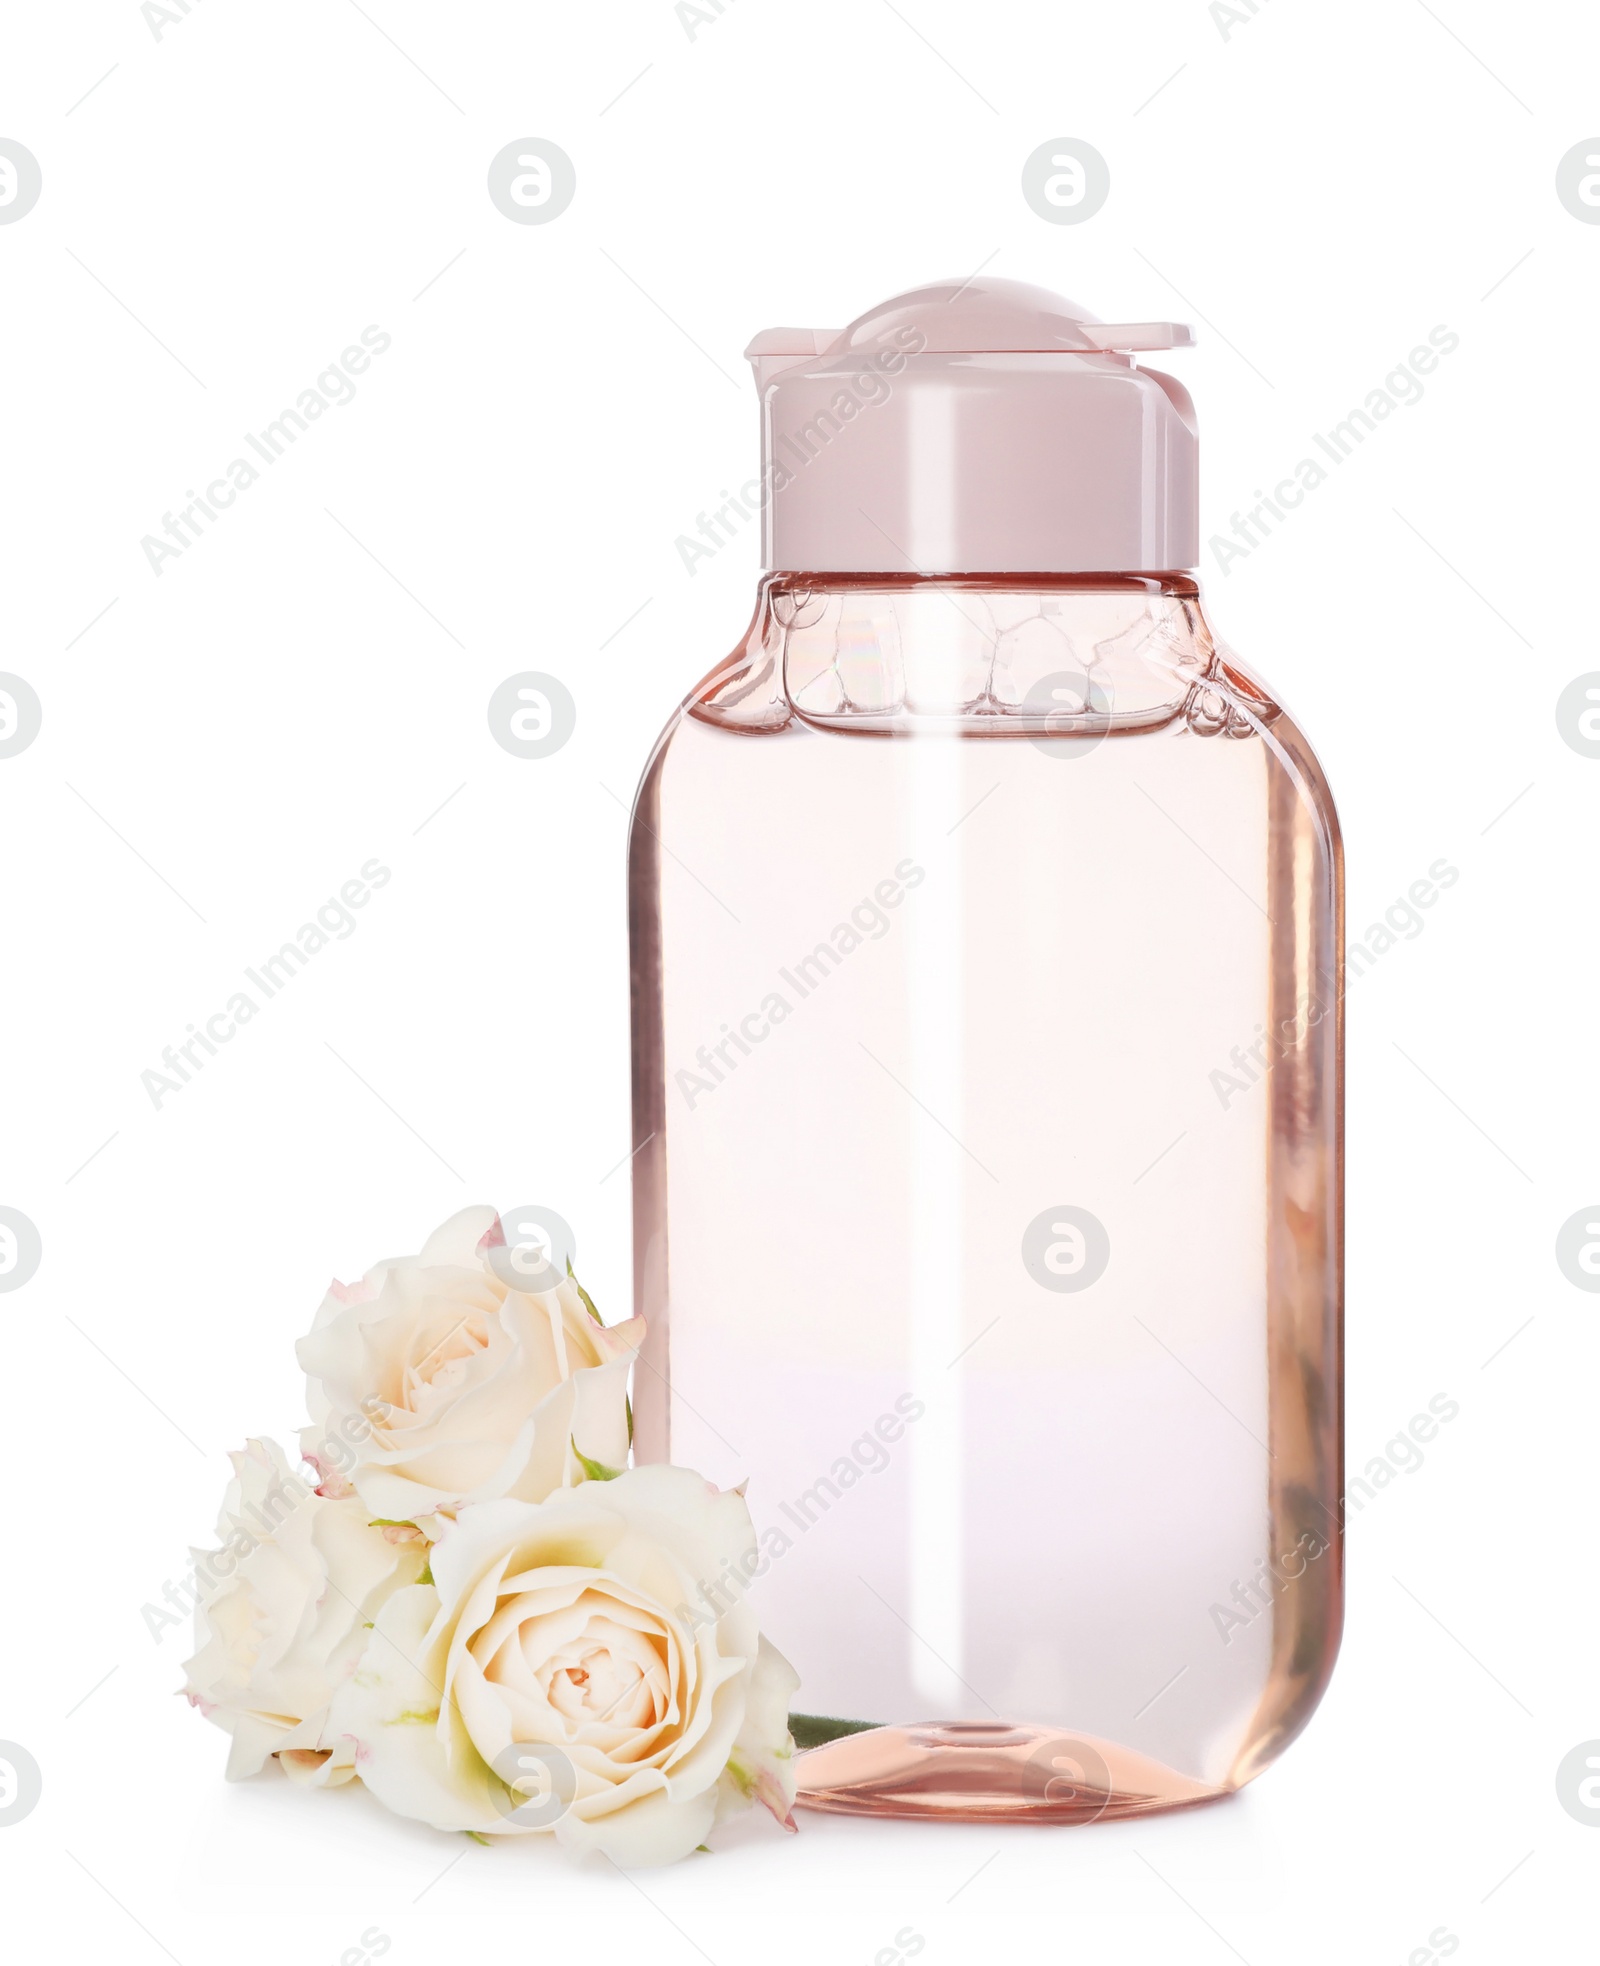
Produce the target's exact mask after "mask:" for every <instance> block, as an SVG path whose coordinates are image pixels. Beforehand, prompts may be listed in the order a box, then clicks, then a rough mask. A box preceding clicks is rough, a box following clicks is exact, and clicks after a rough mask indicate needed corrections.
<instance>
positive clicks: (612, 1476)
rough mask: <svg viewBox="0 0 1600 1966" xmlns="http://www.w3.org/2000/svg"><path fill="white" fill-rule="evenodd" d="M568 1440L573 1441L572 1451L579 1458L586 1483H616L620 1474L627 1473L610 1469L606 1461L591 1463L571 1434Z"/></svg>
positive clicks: (618, 1469)
mask: <svg viewBox="0 0 1600 1966" xmlns="http://www.w3.org/2000/svg"><path fill="white" fill-rule="evenodd" d="M567 1438H568V1439H569V1440H570V1441H572V1451H573V1453H574V1454H575V1455H577V1457H578V1465H579V1467H581V1468H582V1469H583V1478H584V1480H585V1481H615V1480H616V1478H617V1476H618V1475H619V1474H623V1473H625V1472H626V1470H625V1469H623V1468H608V1467H607V1466H606V1464H605V1462H604V1461H591V1460H590V1459H589V1457H588V1455H587V1454H585V1453H584V1451H583V1449H582V1448H581V1447H579V1445H578V1443H577V1441H576V1439H575V1438H574V1437H573V1436H572V1435H571V1434H568V1436H567Z"/></svg>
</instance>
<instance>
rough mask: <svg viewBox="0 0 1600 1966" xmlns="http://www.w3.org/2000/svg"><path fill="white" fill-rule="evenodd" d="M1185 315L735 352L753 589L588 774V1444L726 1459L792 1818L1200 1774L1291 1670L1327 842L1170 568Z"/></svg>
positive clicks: (1319, 1394) (1314, 1567)
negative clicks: (618, 976)
mask: <svg viewBox="0 0 1600 1966" xmlns="http://www.w3.org/2000/svg"><path fill="white" fill-rule="evenodd" d="M1187 338H1188V337H1187V333H1186V331H1185V330H1182V329H1176V328H1173V327H1171V326H1169V325H1165V324H1156V323H1144V324H1138V325H1136V326H1131V327H1107V326H1103V325H1102V324H1100V323H1098V322H1095V321H1094V320H1093V318H1092V317H1090V316H1088V315H1086V314H1085V313H1084V312H1083V311H1082V310H1081V309H1078V308H1076V307H1074V306H1072V305H1071V304H1070V303H1068V302H1065V301H1062V300H1059V299H1057V298H1056V297H1055V296H1052V295H1048V294H1044V293H1042V292H1040V291H1039V290H1037V289H1033V288H1026V287H1018V286H1016V285H1014V284H1012V283H1009V282H998V281H996V282H981V283H970V284H969V285H967V286H965V287H962V288H959V289H958V288H955V287H953V286H950V287H934V288H928V289H922V290H919V291H918V292H916V293H913V294H910V295H907V296H903V297H901V298H900V299H898V300H896V301H892V302H889V303H886V304H885V305H884V306H883V307H881V308H878V309H874V310H873V311H872V312H871V313H870V314H868V315H866V316H863V317H862V319H861V320H860V321H858V322H857V323H856V324H855V325H854V326H853V327H852V328H851V329H848V330H845V331H844V332H843V334H841V335H837V336H834V335H825V334H814V333H807V332H804V331H789V330H779V331H773V332H772V333H770V334H768V335H765V336H762V337H760V338H758V340H757V342H756V343H755V344H753V348H752V357H753V359H754V360H755V362H756V366H757V374H758V380H759V381H760V383H761V387H762V393H763V403H764V438H765V444H764V449H765V457H764V469H763V477H762V479H761V480H760V481H759V483H758V484H757V485H756V486H754V487H747V488H746V493H745V496H746V498H751V497H755V496H757V495H759V497H760V499H761V501H762V503H763V504H764V506H765V508H766V519H765V532H766V544H767V563H768V566H769V568H770V569H771V571H769V573H768V574H767V575H766V576H765V577H764V579H763V582H762V586H761V590H760V593H759V597H758V600H757V605H756V611H755V617H754V619H753V621H752V623H751V625H750V629H749V631H748V633H747V635H746V636H745V639H744V641H743V642H742V643H741V644H740V646H739V647H738V648H737V649H736V650H735V651H734V653H733V654H732V655H731V656H730V657H729V658H728V659H727V660H726V661H725V662H723V663H722V664H720V665H719V666H718V667H717V668H716V669H715V670H714V671H713V672H712V673H711V675H710V676H709V677H708V678H707V679H706V680H705V681H704V682H703V683H702V684H701V685H700V686H699V687H698V688H697V689H695V690H694V691H693V692H692V693H691V695H690V696H689V697H688V698H687V699H686V701H685V703H684V705H683V708H682V710H681V711H680V713H679V715H678V716H677V717H676V718H675V719H674V721H673V723H672V725H671V726H670V727H669V729H668V731H667V733H666V734H665V736H664V737H663V738H662V740H661V742H660V744H659V745H658V747H657V749H656V752H655V755H654V756H653V758H652V760H651V762H650V764H649V766H648V768H647V770H646V772H645V775H644V779H643V782H642V784H641V787H640V791H639V795H638V800H637V803H636V806H635V811H634V818H633V827H632V836H631V844H630V926H631V935H632V960H633V1035H634V1115H635V1129H636V1131H635V1141H636V1153H635V1158H634V1218H635V1258H634V1260H635V1280H636V1308H637V1309H638V1310H639V1311H640V1312H641V1313H642V1314H643V1315H644V1317H645V1318H646V1320H647V1321H648V1325H649V1338H648V1340H647V1342H646V1348H645V1353H644V1356H643V1359H642V1362H641V1365H640V1368H639V1370H638V1371H637V1373H636V1375H635V1378H636V1383H635V1393H634V1399H635V1408H636V1417H637V1437H636V1446H637V1452H638V1454H639V1456H640V1458H642V1459H646V1460H660V1459H667V1458H671V1459H674V1460H677V1461H680V1462H686V1463H688V1464H690V1465H692V1466H695V1467H698V1468H699V1469H701V1470H702V1471H703V1472H704V1473H705V1474H706V1475H707V1476H708V1477H709V1478H710V1479H712V1480H714V1481H716V1482H717V1483H719V1485H723V1486H728V1485H732V1484H734V1483H740V1482H748V1488H747V1491H746V1492H747V1495H748V1499H749V1503H750V1507H751V1510H752V1513H753V1515H754V1517H755V1520H756V1523H757V1526H758V1529H759V1531H760V1533H761V1551H760V1560H759V1565H758V1568H757V1570H756V1573H755V1574H754V1575H753V1576H751V1577H748V1578H746V1577H742V1576H740V1577H734V1578H728V1577H722V1578H718V1579H705V1580H698V1581H699V1583H700V1585H701V1588H702V1592H703V1594H704V1596H705V1599H706V1603H707V1605H708V1607H711V1606H715V1605H716V1604H718V1603H720V1602H724V1601H726V1593H727V1592H729V1591H739V1592H742V1591H745V1590H748V1592H749V1593H750V1597H751V1602H752V1604H753V1605H754V1606H755V1608H756V1609H757V1611H758V1613H759V1616H760V1619H761V1623H762V1626H763V1628H764V1629H765V1630H766V1631H767V1632H768V1633H769V1634H770V1636H771V1637H772V1639H773V1641H774V1642H775V1643H776V1644H777V1645H778V1646H779V1647H780V1648H781V1649H782V1650H783V1652H784V1653H785V1654H786V1655H787V1656H788V1657H789V1659H790V1660H791V1661H792V1662H793V1664H794V1665H795V1667H796V1670H797V1671H798V1672H799V1674H800V1676H801V1680H802V1687H801V1692H800V1694H799V1696H798V1701H797V1705H798V1708H799V1711H797V1712H796V1714H795V1715H794V1716H793V1720H792V1725H793V1728H794V1732H795V1736H796V1740H797V1742H798V1744H799V1745H800V1747H801V1748H802V1749H804V1750H805V1752H803V1753H802V1755H801V1757H800V1760H799V1763H798V1767H799V1777H800V1800H801V1802H802V1803H804V1804H809V1805H810V1806H813V1807H818V1808H826V1809H834V1810H840V1811H859V1812H871V1813H881V1814H894V1815H924V1814H927V1815H943V1816H965V1817H981V1818H983V1819H985V1820H991V1819H1005V1818H1015V1819H1019V1820H1036V1821H1039V1820H1054V1821H1064V1822H1081V1821H1086V1820H1091V1819H1093V1818H1095V1817H1097V1816H1102V1815H1106V1816H1117V1815H1126V1814H1132V1813H1135V1812H1138V1811H1142V1810H1147V1809H1159V1808H1170V1807H1175V1806H1181V1805H1183V1804H1187V1803H1191V1802H1197V1801H1201V1800H1204V1799H1206V1798H1208V1797H1212V1796H1216V1795H1220V1794H1225V1793H1228V1792H1229V1791H1231V1790H1233V1789H1235V1788H1237V1787H1238V1786H1239V1785H1240V1784H1241V1783H1243V1782H1245V1781H1248V1780H1249V1779H1250V1778H1251V1777H1252V1776H1254V1775H1255V1774H1257V1773H1258V1772H1259V1771H1260V1770H1261V1769H1262V1768H1263V1767H1265V1766H1266V1765H1267V1763H1268V1762H1270V1761H1271V1760H1272V1759H1273V1758H1274V1757H1275V1756H1276V1755H1277V1754H1278V1753H1279V1752H1280V1751H1281V1750H1282V1748H1283V1747H1284V1746H1285V1745H1286V1744H1287V1743H1288V1741H1289V1740H1291V1739H1292V1738H1293V1736H1294V1735H1295V1734H1296V1733H1297V1732H1298V1731H1299V1729H1300V1727H1301V1726H1303V1725H1304V1723H1305V1721H1306V1719H1307V1718H1308V1716H1309V1714H1310V1712H1311V1710H1312V1709H1313V1707H1314V1706H1315V1704H1316V1702H1317V1700H1318V1699H1319V1697H1320V1695H1321V1692H1322V1689H1323V1687H1324V1685H1325V1684H1326V1682H1327V1678H1328V1674H1329V1672H1330V1670H1331V1668H1332V1663H1333V1658H1334V1654H1335V1651H1336V1649H1337V1643H1338V1633H1339V1626H1340V1611H1341V1598H1342V1551H1341V1533H1340V1502H1339V1497H1340V1492H1341V1465H1340V1426H1341V1389H1340V1371H1341V1355H1340V1316H1341V1168H1340V1153H1341V1058H1342V1047H1341V1012H1340V974H1341V934H1342V910H1341V886H1342V876H1341V861H1340V847H1339V836H1338V828H1337V823H1336V820H1335V817H1334V811H1333V805H1332V801H1331V799H1330V797H1329V794H1328V790H1327V787H1326V784H1325V783H1324V780H1323V777H1322V774H1321V772H1320V770H1319V768H1318V766H1317V763H1316V760H1315V759H1314V757H1313V756H1312V754H1311V752H1310V750H1309V748H1308V746H1307V745H1306V742H1305V740H1304V739H1303V738H1302V736H1301V735H1300V733H1299V731H1298V730H1297V729H1296V727H1295V726H1294V724H1293V722H1292V721H1291V720H1290V718H1289V717H1288V716H1287V715H1286V714H1285V712H1284V711H1283V709H1282V708H1281V707H1280V706H1279V705H1278V704H1277V703H1276V702H1275V701H1274V700H1273V699H1272V697H1271V695H1270V693H1269V692H1268V691H1267V690H1266V689H1265V688H1264V687H1263V685H1262V684H1261V683H1259V682H1258V681H1256V680H1255V679H1254V678H1253V677H1252V676H1250V675H1249V674H1247V673H1246V672H1245V671H1244V670H1242V669H1241V668H1240V666H1239V665H1238V663H1237V662H1236V660H1235V659H1234V658H1233V657H1232V656H1231V655H1228V654H1226V653H1225V652H1224V651H1223V650H1221V649H1220V648H1219V646H1218V645H1217V643H1216V641H1215V640H1214V638H1213V635H1212V631H1211V629H1210V626H1209V624H1208V623H1207V621H1206V618H1205V615H1204V613H1203V611H1202V607H1201V603H1200V598H1199V592H1198V589H1197V586H1196V584H1195V582H1194V580H1193V579H1192V578H1191V577H1190V575H1189V574H1188V573H1186V572H1183V571H1174V570H1172V569H1174V568H1180V569H1181V568H1183V567H1186V566H1191V565H1192V564H1193V563H1194V561H1195V559H1196V558H1197V553H1196V551H1195V498H1194V474H1195V447H1194V428H1193V413H1192V409H1191V408H1190V406H1189V404H1188V399H1187V397H1186V396H1185V394H1184V392H1183V391H1182V390H1181V388H1180V387H1179V386H1178V385H1177V384H1176V383H1175V382H1173V381H1172V380H1171V379H1170V378H1167V377H1160V376H1157V375H1155V373H1154V372H1153V371H1151V370H1149V369H1145V368H1141V367H1138V366H1137V365H1136V364H1135V362H1134V360H1133V353H1134V351H1137V350H1143V349H1148V348H1151V347H1157V346H1172V345H1174V344H1175V343H1178V342H1180V341H1183V340H1186V339H1187ZM896 354H898V355H900V356H901V357H902V358H903V359H901V360H900V361H898V362H895V361H894V360H893V357H894V355H896ZM874 381H876V382H877V383H881V384H882V385H883V387H882V388H877V387H875V386H874ZM846 397H849V398H850V399H853V400H854V401H855V402H856V403H857V405H858V407H857V408H856V410H855V411H854V413H853V414H851V415H848V416H847V415H846V414H845V407H846V403H845V399H846ZM829 404H832V405H833V406H834V407H833V410H832V423H833V426H834V427H833V428H832V429H831V430H830V428H829V427H828V424H827V422H825V421H820V420H819V419H820V418H822V417H823V415H824V414H825V412H826V410H827V406H828V405H829ZM791 452H792V453H793V455H794V457H795V458H798V459H803V461H800V462H794V463H793V464H792V468H791V467H787V466H786V463H785V461H786V460H789V459H790V457H791ZM1018 569H1026V570H1024V571H1019V570H1018ZM1144 569H1154V570H1153V571H1149V570H1144ZM719 1593H722V1594H723V1595H722V1596H721V1597H719V1595H718V1594H719Z"/></svg>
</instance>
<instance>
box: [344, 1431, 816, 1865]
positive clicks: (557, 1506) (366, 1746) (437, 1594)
mask: <svg viewBox="0 0 1600 1966" xmlns="http://www.w3.org/2000/svg"><path fill="white" fill-rule="evenodd" d="M431 1558H432V1568H433V1578H434V1581H433V1583H432V1584H422V1585H417V1586H415V1587H414V1588H412V1589H410V1590H403V1591H399V1592H397V1593H396V1594H395V1596H394V1597H392V1598H391V1599H390V1600H389V1602H388V1603H387V1604H386V1605H385V1606H384V1608H383V1610H382V1611H381V1612H380V1613H379V1616H378V1621H377V1629H376V1631H375V1632H374V1634H373V1642H372V1644H371V1646H370V1648H369V1649H368V1652H367V1654H366V1657H365V1659H364V1660H363V1662H362V1665H361V1668H360V1670H359V1671H358V1672H357V1673H356V1674H355V1675H354V1677H353V1678H352V1679H350V1680H349V1681H348V1682H347V1683H346V1684H345V1686H344V1687H343V1688H342V1689H341V1690H340V1692H339V1694H338V1695H337V1697H336V1698H335V1701H334V1705H333V1711H332V1713H331V1715H330V1718H329V1726H330V1729H331V1730H333V1731H337V1732H341V1733H347V1734H349V1735H350V1736H351V1737H352V1738H353V1741H354V1743H355V1760H356V1768H357V1771H358V1773H359V1774H360V1776H361V1778H362V1780H363V1781H364V1782H365V1783H366V1785H367V1787H368V1788H369V1789H370V1790H371V1792H372V1793H373V1794H374V1795H376V1796H377V1797H378V1799H379V1800H380V1801H381V1802H384V1803H386V1804H387V1805H388V1807H389V1808H391V1809H393V1810H395V1811H396V1812H397V1813H399V1814H400V1815H402V1816H411V1817H415V1818H417V1819H419V1820H420V1821H422V1822H426V1823H432V1824H433V1825H434V1826H435V1827H436V1828H438V1829H445V1830H472V1831H476V1832H477V1833H479V1834H489V1835H494V1834H510V1835H515V1834H519V1833H526V1832H529V1831H536V1830H549V1831H553V1832H554V1834H555V1836H556V1838H557V1840H558V1841H560V1842H561V1843H564V1844H566V1845H568V1846H570V1847H573V1848H575V1849H578V1850H600V1851H603V1852H604V1853H605V1854H606V1855H608V1856H610V1857H611V1858H613V1859H614V1860H615V1861H616V1862H618V1863H619V1864H624V1865H630V1866H632V1865H648V1864H662V1863H671V1862H673V1861H674V1860H675V1859H677V1858H679V1857H682V1856H685V1855H687V1854H688V1852H689V1851H691V1850H693V1849H694V1848H696V1846H697V1845H699V1844H700V1843H702V1842H704V1840H705V1838H706V1835H707V1833H708V1832H709V1831H710V1829H711V1828H712V1825H713V1824H714V1823H716V1822H718V1821H719V1820H720V1819H721V1818H722V1817H724V1816H726V1815H728V1814H730V1813H732V1812H733V1811H734V1810H737V1809H743V1808H745V1807H747V1806H748V1805H749V1803H750V1802H752V1801H761V1802H764V1803H765V1804H766V1805H767V1807H768V1808H770V1809H771V1810H772V1812H773V1814H774V1815H775V1816H777V1817H778V1819H779V1820H780V1821H781V1822H783V1823H784V1824H785V1826H786V1827H790V1828H792V1827H793V1823H792V1820H791V1817H790V1808H791V1805H792V1803H793V1800H794V1786H795V1785H794V1777H793V1774H792V1772H791V1765H790V1756H791V1755H792V1753H793V1742H792V1741H791V1739H790V1737H789V1721H788V1715H789V1697H790V1695H791V1694H792V1693H793V1691H794V1689H795V1687H796V1686H797V1685H798V1684H799V1682H798V1680H797V1678H796V1676H795V1673H794V1671H793V1669H792V1668H791V1667H790V1666H789V1664H788V1662H787V1661H786V1660H785V1659H784V1658H783V1656H782V1655H781V1654H780V1653H779V1652H777V1651H776V1650H775V1649H774V1648H773V1647H772V1646H771V1645H769V1644H768V1643H767V1641H766V1640H765V1639H764V1638H762V1637H761V1635H760V1633H759V1632H758V1631H757V1629H756V1621H755V1616H754V1613H753V1612H752V1611H751V1609H750V1607H749V1605H748V1603H747V1602H746V1601H745V1600H744V1597H743V1594H742V1592H734V1593H731V1594H730V1593H729V1592H728V1590H727V1583H726V1580H727V1579H728V1577H729V1576H730V1574H731V1575H735V1576H738V1577H741V1578H743V1579H744V1580H746V1581H747V1580H748V1579H749V1577H750V1576H751V1575H753V1574H754V1572H755V1569H756V1567H757V1561H758V1559H757V1550H756V1538H755V1530H754V1527H753V1525H752V1523H751V1520H750V1512H749V1510H748V1509H747V1508H746V1506H745V1503H744V1498H743V1497H742V1496H741V1495H739V1494H737V1493H735V1492H732V1491H730V1492H726V1493H720V1492H719V1491H718V1490H717V1489H715V1488H712V1487H711V1486H710V1485H709V1484H708V1483H707V1482H705V1481H704V1480H703V1479H702V1478H701V1477H700V1476H699V1475H697V1474H694V1473H693V1472H691V1471H690V1470H689V1469H687V1468H673V1467H644V1468H634V1469H631V1470H630V1471H628V1472H627V1473H624V1474H621V1475H618V1476H617V1477H616V1478H615V1479H613V1480H609V1481H590V1482H585V1483H583V1484H582V1485H581V1486H579V1487H577V1488H572V1489H566V1490H563V1491H560V1492H558V1493H556V1494H553V1495H551V1496H550V1497H549V1499H548V1500H547V1501H544V1502H540V1503H525V1502H516V1501H501V1502H485V1503H481V1504H478V1505H476V1506H474V1507H471V1508H467V1509H463V1510H462V1512H461V1513H460V1515H459V1516H458V1517H457V1518H456V1520H455V1521H454V1522H453V1523H452V1524H450V1525H449V1526H448V1527H447V1528H446V1530H445V1532H444V1535H443V1537H442V1539H441V1540H440V1541H439V1542H438V1543H436V1544H435V1545H434V1546H433V1549H432V1552H431ZM719 1584H720V1585H721V1586H722V1590H721V1594H720V1595H718V1593H717V1591H716V1587H717V1586H718V1585H719ZM707 1586H711V1587H712V1589H711V1591H710V1592H707ZM725 1600H726V1601H727V1608H726V1609H724V1610H722V1612H721V1615H720V1616H717V1615H714V1614H713V1613H712V1612H710V1611H708V1610H706V1609H705V1608H704V1606H705V1605H706V1604H707V1602H708V1601H709V1602H711V1603H715V1604H720V1603H722V1602H723V1601H725ZM419 1723H420V1724H419Z"/></svg>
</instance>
